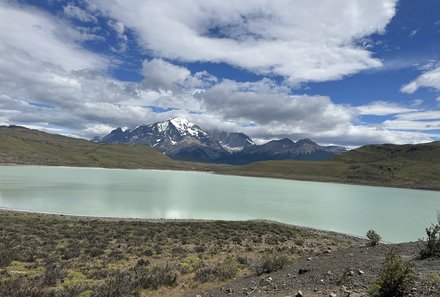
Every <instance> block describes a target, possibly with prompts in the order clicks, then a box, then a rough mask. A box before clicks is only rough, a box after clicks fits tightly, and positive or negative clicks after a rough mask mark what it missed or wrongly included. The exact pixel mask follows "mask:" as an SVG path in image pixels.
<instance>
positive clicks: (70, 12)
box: [63, 3, 98, 23]
mask: <svg viewBox="0 0 440 297" xmlns="http://www.w3.org/2000/svg"><path fill="white" fill-rule="evenodd" d="M63 11H64V14H65V15H66V16H68V17H71V18H74V19H77V20H79V21H81V22H84V23H90V22H93V23H96V22H97V21H98V20H97V18H96V17H95V16H94V15H92V14H91V13H90V12H88V11H86V10H84V9H82V8H80V7H78V6H76V5H74V4H73V3H68V4H67V5H65V6H64V8H63Z"/></svg>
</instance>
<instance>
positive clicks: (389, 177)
mask: <svg viewBox="0 0 440 297" xmlns="http://www.w3.org/2000/svg"><path fill="white" fill-rule="evenodd" d="M227 173H229V174H239V175H248V176H261V177H275V178H289V179H299V180H311V181H324V182H339V183H352V184H365V185H376V186H390V187H406V188H418V189H431V190H440V141H436V142H432V143H426V144H416V145H392V144H385V145H367V146H363V147H361V148H358V149H354V150H351V151H348V152H346V153H344V154H342V155H340V156H337V157H334V158H333V159H331V160H328V161H295V160H285V161H265V162H256V163H252V164H249V165H247V166H244V167H242V168H240V169H239V170H238V171H235V172H234V171H231V170H230V171H228V172H227Z"/></svg>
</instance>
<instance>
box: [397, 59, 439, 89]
mask: <svg viewBox="0 0 440 297" xmlns="http://www.w3.org/2000/svg"><path fill="white" fill-rule="evenodd" d="M419 88H433V89H436V90H439V91H440V65H438V64H437V66H436V68H434V69H431V70H428V71H426V72H424V73H423V74H422V75H420V76H419V77H418V78H416V79H415V80H413V81H412V82H410V83H408V84H406V85H404V86H403V87H402V88H401V89H400V91H401V92H403V93H409V94H412V93H414V92H415V91H417V90H418V89H419Z"/></svg>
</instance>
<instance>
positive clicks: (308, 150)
mask: <svg viewBox="0 0 440 297" xmlns="http://www.w3.org/2000/svg"><path fill="white" fill-rule="evenodd" d="M343 150H346V149H345V148H342V147H330V148H328V147H324V146H320V145H318V144H316V143H315V142H313V141H312V140H310V139H308V138H307V139H301V140H298V141H297V142H294V141H292V140H290V139H288V138H283V139H280V140H272V141H269V142H267V143H265V144H262V145H253V146H249V147H246V148H244V149H243V150H242V151H240V152H237V153H235V154H232V155H227V156H223V157H221V158H219V159H217V160H214V162H216V163H226V164H233V165H245V164H249V163H252V162H258V161H266V160H327V159H329V158H331V157H333V156H335V155H337V154H338V153H339V152H341V151H343Z"/></svg>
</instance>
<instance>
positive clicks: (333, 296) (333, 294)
mask: <svg viewBox="0 0 440 297" xmlns="http://www.w3.org/2000/svg"><path fill="white" fill-rule="evenodd" d="M328 296H329V297H336V294H335V293H330V294H328Z"/></svg>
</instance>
